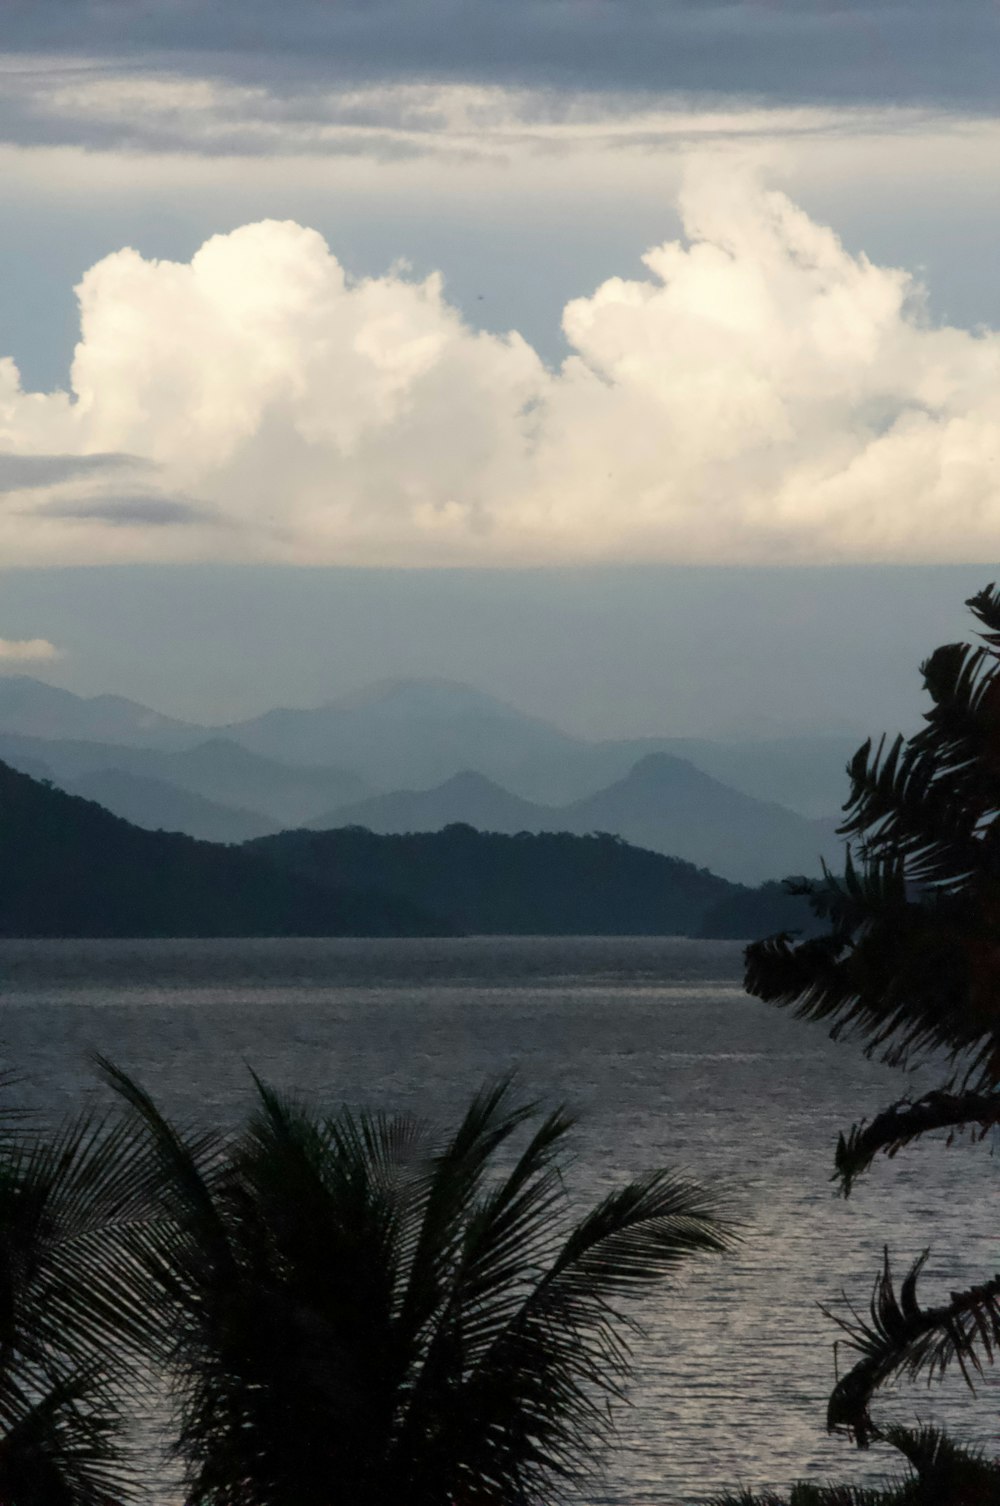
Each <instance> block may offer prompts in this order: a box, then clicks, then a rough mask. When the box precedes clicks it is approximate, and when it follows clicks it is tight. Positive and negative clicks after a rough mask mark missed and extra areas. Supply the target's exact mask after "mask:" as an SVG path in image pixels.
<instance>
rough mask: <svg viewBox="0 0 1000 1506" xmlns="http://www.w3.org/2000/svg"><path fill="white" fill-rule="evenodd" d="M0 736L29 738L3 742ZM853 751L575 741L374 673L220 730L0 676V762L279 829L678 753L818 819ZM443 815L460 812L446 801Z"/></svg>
mask: <svg viewBox="0 0 1000 1506" xmlns="http://www.w3.org/2000/svg"><path fill="white" fill-rule="evenodd" d="M650 715H651V717H653V716H655V715H656V708H650ZM667 715H668V708H665V710H664V719H665V720H666V718H667ZM12 736H13V737H20V738H24V737H29V738H32V739H34V743H33V744H32V745H31V746H28V745H24V744H20V745H15V744H12V743H11V741H10V739H11V737H12ZM67 744H72V746H67ZM85 744H86V745H89V746H84V745H85ZM112 745H114V746H115V747H116V751H115V753H114V755H113V756H111V755H110V754H109V751H108V749H109V747H110V746H112ZM853 752H854V739H852V738H843V737H838V738H834V737H815V738H808V737H796V738H780V739H772V740H770V741H759V742H753V741H741V742H723V741H712V740H708V739H689V738H671V737H650V738H639V739H634V738H633V739H619V740H607V741H603V742H588V741H586V740H584V739H582V738H577V737H572V736H570V735H569V734H568V733H565V732H562V731H560V730H559V729H558V728H556V727H553V726H550V725H549V724H548V723H546V722H544V721H542V720H540V719H538V718H537V717H531V716H526V715H525V714H523V713H522V712H519V711H517V710H516V709H515V708H513V707H511V706H508V705H506V704H505V703H504V702H502V701H499V700H497V699H495V698H494V697H492V696H489V695H486V694H484V693H483V692H481V691H478V690H475V689H473V688H472V687H471V686H467V685H461V684H456V683H453V682H451V681H445V680H404V681H391V682H386V683H384V684H381V685H377V686H373V687H371V688H370V689H368V690H366V691H363V692H358V693H356V694H354V695H351V696H345V697H342V698H341V699H340V700H337V701H334V702H332V703H330V704H329V705H326V706H320V707H317V708H314V709H306V710H289V709H284V710H283V709H277V710H273V711H268V712H266V713H264V714H263V715H262V716H259V717H254V718H251V719H250V720H247V721H243V722H239V723H234V724H232V725H231V726H230V727H228V728H226V729H222V730H221V731H220V729H215V730H212V729H208V728H204V727H196V726H193V725H189V724H187V723H184V722H181V721H177V720H175V719H172V718H170V717H161V716H160V715H159V714H158V713H156V712H154V711H150V710H149V709H148V708H146V707H143V706H139V705H137V704H136V703H135V702H132V701H127V700H123V699H121V698H119V697H114V696H98V697H95V698H93V699H90V700H88V699H84V698H81V697H79V696H74V695H72V694H70V692H68V691H64V690H56V689H54V688H53V687H51V686H47V685H43V684H41V682H39V681H36V680H31V679H29V678H27V677H25V676H7V677H0V756H7V757H10V758H12V759H14V760H16V761H17V762H18V763H19V766H26V765H25V763H24V761H25V760H26V759H30V760H33V766H34V767H35V769H36V770H37V769H38V768H40V766H42V765H48V766H49V767H51V768H52V769H53V771H54V777H55V778H56V779H57V780H66V779H71V778H79V777H80V776H81V775H82V774H84V773H92V772H94V771H95V770H97V769H101V768H120V769H123V770H124V771H125V772H127V773H131V774H135V775H137V776H140V777H142V778H149V779H159V780H164V781H166V782H167V783H170V784H175V785H177V786H178V787H180V788H183V789H187V790H190V791H192V792H193V793H195V794H198V795H202V796H203V797H204V798H205V799H208V800H213V801H216V802H220V803H222V804H226V805H234V806H238V807H241V808H243V809H245V810H247V811H250V812H258V813H259V814H260V815H261V816H264V817H269V818H271V819H272V820H273V821H275V822H277V823H279V824H281V825H298V824H301V823H303V822H310V823H312V824H316V822H317V819H318V818H320V817H324V818H325V815H326V814H327V813H332V812H335V811H337V810H338V808H339V807H341V806H343V805H346V804H350V803H354V802H356V801H358V800H360V799H363V798H365V797H366V796H367V795H368V794H370V793H371V792H372V791H373V790H380V791H383V792H384V791H387V790H411V791H415V790H426V789H428V788H431V787H434V786H437V785H440V784H442V783H444V782H445V781H448V780H450V779H452V778H453V777H455V776H456V775H458V774H460V773H461V772H462V771H463V770H475V771H477V772H478V773H479V774H481V775H482V776H484V777H485V778H486V779H488V780H492V781H493V782H494V783H497V784H499V785H501V786H502V787H503V789H504V791H505V792H507V793H508V795H509V796H510V797H520V798H521V799H523V800H526V801H528V802H530V803H533V804H536V805H542V806H548V807H552V806H558V807H561V806H564V805H567V804H570V803H573V802H576V801H579V800H582V799H585V798H587V797H590V796H592V795H595V794H596V793H597V792H598V791H600V790H602V789H605V788H606V787H607V786H609V785H612V784H615V783H617V782H619V781H620V780H622V779H624V778H625V777H626V776H627V775H628V773H629V770H630V769H631V768H632V767H633V766H634V765H635V764H636V763H637V762H638V761H639V759H641V758H642V757H644V756H645V755H647V754H651V753H668V754H672V755H674V756H680V757H682V758H685V759H687V760H688V761H689V762H690V763H692V764H694V765H695V766H696V767H698V768H699V769H701V770H702V771H703V772H705V773H707V774H709V775H711V776H712V777H714V778H716V779H718V780H720V781H721V783H723V784H725V785H728V786H730V787H731V788H732V789H735V790H738V791H740V792H741V793H743V794H745V795H749V796H752V797H753V798H755V799H758V800H765V801H775V802H777V803H779V804H781V805H783V806H785V807H786V808H788V809H789V810H794V811H797V812H798V813H799V814H805V815H808V816H818V815H828V814H833V813H835V812H836V811H837V810H838V809H839V807H840V805H841V803H842V801H843V799H844V796H845V794H846V791H847V778H846V775H845V773H844V766H845V764H846V762H847V759H848V758H849V757H850V755H851V754H852V753H853ZM451 818H452V819H470V818H469V817H468V816H467V815H466V814H465V813H464V811H461V810H458V809H456V810H455V811H454V812H453V814H452V816H451ZM496 825H497V829H504V828H502V827H501V826H500V824H499V823H497V824H496Z"/></svg>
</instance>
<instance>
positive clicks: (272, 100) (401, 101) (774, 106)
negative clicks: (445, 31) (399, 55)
mask: <svg viewBox="0 0 1000 1506" xmlns="http://www.w3.org/2000/svg"><path fill="white" fill-rule="evenodd" d="M0 83H2V89H0V142H5V143H8V144H10V145H12V146H17V147H27V148H31V149H38V148H59V147H69V148H76V149H79V148H81V147H82V148H86V149H87V150H88V151H92V152H100V153H101V154H104V155H114V154H120V153H122V152H128V153H131V154H135V153H142V154H145V155H150V156H154V157H155V156H157V155H161V156H165V155H175V156H176V155H178V154H180V155H189V156H193V157H199V158H223V159H225V158H229V157H233V156H243V157H259V158H269V157H271V158H273V157H275V156H278V157H287V158H299V159H312V160H318V161H321V162H323V161H326V162H328V161H329V160H330V159H331V158H353V157H360V158H364V159H367V160H370V161H377V162H380V163H382V164H386V163H390V162H396V163H405V162H410V161H412V160H414V159H419V158H423V157H428V156H432V157H440V158H445V159H451V160H453V161H459V160H461V161H468V160H476V161H482V162H487V163H488V162H507V161H511V160H514V159H523V158H524V157H526V156H530V155H532V154H534V155H544V154H553V153H554V154H559V155H561V156H567V155H569V154H571V153H576V154H581V153H592V152H593V151H594V150H595V149H597V150H601V149H604V150H611V151H616V152H619V153H620V152H622V151H624V150H627V149H630V148H631V149H634V150H639V151H644V152H647V153H648V152H651V151H654V150H659V151H662V150H664V149H668V150H669V149H672V148H673V149H676V147H677V146H678V144H679V143H680V142H684V143H685V144H686V145H687V146H688V148H690V146H691V144H692V143H697V142H699V141H702V140H705V139H707V140H710V141H712V140H714V141H718V140H726V139H738V140H745V139H747V138H751V139H756V138H758V137H760V136H762V135H766V136H768V137H771V138H776V137H780V138H782V139H784V140H788V139H806V140H809V139H812V138H814V137H815V136H816V135H818V134H821V133H822V134H826V135H831V136H835V135H847V136H850V135H861V134H870V133H872V132H873V131H876V132H877V131H881V132H882V133H885V132H891V133H896V134H900V133H906V132H911V131H913V130H916V129H921V128H924V127H926V125H927V123H928V120H931V121H934V122H936V124H937V125H938V127H939V128H941V126H942V124H943V126H944V128H945V129H954V128H955V125H956V120H955V117H954V114H953V112H950V111H949V112H941V111H940V110H939V111H937V112H936V113H935V112H933V111H930V112H929V111H928V110H927V109H926V108H925V107H924V106H922V105H920V104H919V103H918V104H917V105H914V104H912V103H911V102H909V101H882V100H880V101H878V102H877V103H872V102H868V101H865V100H855V99H852V100H850V101H846V102H845V101H837V102H836V103H835V104H831V103H829V102H817V101H813V100H808V99H803V100H800V99H796V100H789V101H779V102H774V101H770V102H768V104H767V105H766V106H765V105H764V104H763V103H762V102H761V101H760V100H759V99H756V98H754V97H752V96H748V94H747V92H746V90H745V89H744V90H742V91H740V90H737V91H735V92H734V94H733V96H732V97H727V98H726V99H722V98H719V99H715V100H713V101H712V102H711V103H706V102H704V101H703V102H702V103H701V104H699V105H698V106H697V107H694V106H693V105H692V102H691V96H690V94H688V93H686V92H683V93H682V92H677V91H675V92H674V93H671V92H670V91H669V90H668V89H667V88H666V87H664V86H660V87H658V88H656V89H655V90H653V91H650V90H639V89H632V90H629V91H622V90H621V89H620V88H614V87H611V88H590V89H587V90H584V91H579V90H574V91H568V90H556V89H552V88H546V87H537V86H536V87H523V86H522V87H518V86H514V85H507V84H502V83H496V82H489V81H474V82H467V81H456V80H453V81H447V80H446V81H443V82H442V81H439V80H428V79H417V80H410V79H388V80H372V79H370V78H363V79H361V80H355V79H350V78H348V79H342V80H340V81H336V80H334V81H331V80H330V78H329V77H328V76H324V77H323V78H322V79H321V80H319V81H316V82H312V81H309V80H303V79H301V78H299V77H298V76H293V77H292V78H290V79H288V78H283V77H282V76H281V73H280V70H279V72H278V74H277V76H274V75H273V74H267V75H264V76H262V77H261V78H259V79H253V80H252V81H241V80H239V79H230V78H226V77H224V76H219V75H218V74H217V73H215V74H210V75H198V74H194V73H190V72H186V71H182V70H179V69H177V68H176V67H174V68H167V67H161V68H151V67H149V66H148V65H147V66H145V67H141V68H140V67H128V66H126V65H124V64H121V63H113V62H108V61H107V60H106V59H100V58H77V59H72V60H63V61H60V62H58V63H53V62H52V60H50V59H38V60H35V61H34V62H32V63H31V64H30V65H29V64H26V63H24V62H23V61H20V60H18V59H16V58H11V57H9V56H7V57H4V56H3V55H2V54H0ZM969 110H971V111H972V116H971V119H972V121H975V122H976V124H977V125H979V126H980V127H982V128H985V127H986V123H987V120H988V119H990V118H992V117H990V116H982V115H981V113H980V114H979V115H977V114H976V111H975V107H974V106H973V105H972V104H969V105H967V106H966V113H967V114H968V112H969ZM970 123H971V122H970V121H969V120H968V119H967V120H966V121H965V124H966V125H969V124H970Z"/></svg>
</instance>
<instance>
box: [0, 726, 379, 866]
mask: <svg viewBox="0 0 1000 1506" xmlns="http://www.w3.org/2000/svg"><path fill="white" fill-rule="evenodd" d="M0 757H2V758H4V759H6V761H7V762H8V763H10V764H12V765H13V766H14V767H15V768H18V769H21V770H23V772H25V773H27V774H36V775H38V774H42V775H44V777H48V778H51V779H53V780H54V781H55V783H56V784H61V785H62V786H63V788H66V789H69V788H72V787H74V786H75V785H76V783H77V782H78V781H79V780H81V779H84V778H89V777H90V776H92V775H94V774H97V773H102V772H105V771H109V770H117V771H120V772H121V773H122V774H125V775H128V776H131V777H132V778H133V779H136V780H152V781H155V782H156V783H157V784H159V785H170V786H172V787H173V788H175V789H176V790H178V791H179V792H180V791H185V792H188V793H190V794H192V795H195V796H199V797H200V798H201V799H203V800H207V801H211V802H212V803H213V804H214V805H224V806H228V807H233V808H235V809H234V815H238V816H239V818H240V819H244V818H247V817H253V818H254V820H255V821H256V825H255V826H254V828H253V829H252V830H251V829H250V828H249V827H248V828H247V829H246V830H245V831H244V836H251V835H252V836H259V835H261V834H262V833H263V832H265V831H273V830H275V829H276V828H278V827H283V826H300V825H302V823H303V822H304V821H305V820H307V819H308V818H309V817H310V816H312V815H314V814H315V813H316V811H318V810H322V809H324V808H328V807H330V806H333V805H339V804H341V803H343V802H347V801H354V800H358V799H359V798H361V797H363V796H365V795H366V794H368V787H367V786H366V785H365V784H364V783H363V781H362V780H361V779H360V778H359V777H358V776H357V775H356V774H353V773H351V772H350V771H349V770H345V769H311V768H297V767H293V766H291V765H288V764H280V763H276V762H274V761H273V760H272V759H268V758H261V757H260V756H259V755H258V754H256V753H251V752H249V750H248V749H246V748H241V747H240V745H239V744H238V743H234V742H230V741H228V740H226V739H224V738H211V739H209V740H208V741H207V742H203V743H199V744H197V745H196V746H195V747H193V748H185V749H181V750H178V751H177V752H166V753H164V752H160V751H158V750H156V749H152V748H130V747H121V746H117V747H116V746H115V745H113V744H110V743H96V742H81V741H74V740H62V741H46V740H45V739H42V738H26V737H22V736H19V735H18V734H13V733H9V732H2V731H0ZM108 788H109V789H110V786H109V787H108ZM149 793H150V800H149V802H148V805H145V806H144V805H143V803H142V790H141V788H140V787H139V786H138V785H134V786H133V787H132V790H131V793H130V794H128V795H125V794H123V795H122V798H123V799H127V800H129V801H131V802H132V803H131V804H130V806H129V808H128V810H125V809H121V810H119V809H118V806H116V805H112V806H110V807H109V808H111V809H115V810H117V811H118V814H120V815H127V816H128V819H129V820H134V821H135V822H136V823H137V824H138V825H140V826H149V827H154V828H155V827H157V826H161V825H165V824H166V823H165V822H163V821H161V820H160V812H161V810H162V801H163V798H164V796H163V795H162V793H160V794H154V793H153V792H152V791H150V792H149ZM93 798H94V799H100V798H101V797H100V796H99V795H98V794H97V793H96V791H95V793H94V796H93ZM184 809H185V807H184V806H183V805H182V804H180V803H178V804H176V805H175V807H174V810H175V812H176V813H177V814H178V815H180V814H182V813H183V811H184ZM190 809H191V811H192V818H193V824H187V823H185V822H182V824H181V825H180V826H179V827H178V828H177V829H178V830H182V831H186V832H188V833H189V834H190V835H191V836H207V835H208V833H207V831H205V830H204V829H203V824H202V822H201V820H200V818H197V817H196V815H195V808H194V807H193V806H192V807H191V808H190ZM237 829H238V828H236V827H233V830H234V831H235V830H237ZM219 830H220V832H221V831H222V830H223V828H222V827H220V828H219ZM218 840H220V841H228V840H233V841H241V840H243V838H242V837H235V836H234V837H232V838H229V837H223V836H220V837H219V838H218Z"/></svg>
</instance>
